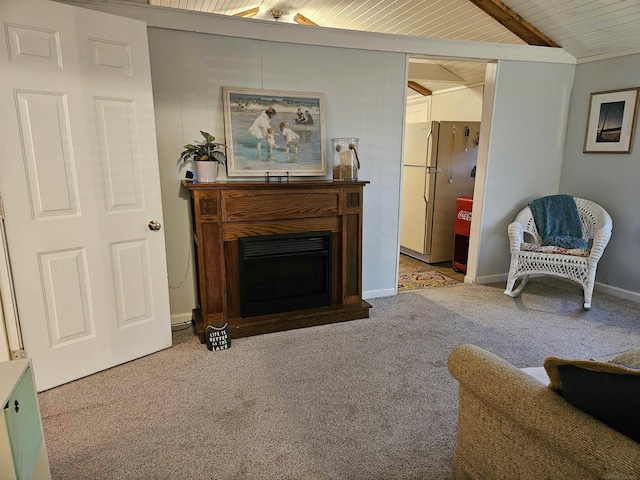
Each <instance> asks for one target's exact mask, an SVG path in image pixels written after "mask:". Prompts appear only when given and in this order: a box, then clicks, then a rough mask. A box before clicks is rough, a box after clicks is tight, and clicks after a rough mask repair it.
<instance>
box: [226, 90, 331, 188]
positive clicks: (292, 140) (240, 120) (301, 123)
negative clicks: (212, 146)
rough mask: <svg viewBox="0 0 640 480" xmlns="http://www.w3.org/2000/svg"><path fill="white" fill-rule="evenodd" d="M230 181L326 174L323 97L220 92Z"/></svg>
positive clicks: (310, 94) (260, 91) (279, 93)
mask: <svg viewBox="0 0 640 480" xmlns="http://www.w3.org/2000/svg"><path fill="white" fill-rule="evenodd" d="M223 95H224V131H225V141H226V144H227V147H228V152H227V157H228V158H227V174H228V176H229V177H255V176H267V175H268V176H286V175H287V174H288V175H290V176H321V175H325V174H326V173H327V161H326V145H325V130H324V96H323V94H321V93H305V92H285V91H277V90H253V89H248V88H232V87H223Z"/></svg>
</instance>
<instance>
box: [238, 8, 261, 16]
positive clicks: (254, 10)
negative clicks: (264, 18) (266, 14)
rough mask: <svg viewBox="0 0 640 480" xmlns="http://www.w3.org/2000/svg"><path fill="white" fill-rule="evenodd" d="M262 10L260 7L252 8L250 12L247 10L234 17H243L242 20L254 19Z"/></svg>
mask: <svg viewBox="0 0 640 480" xmlns="http://www.w3.org/2000/svg"><path fill="white" fill-rule="evenodd" d="M259 10H260V9H259V8H258V7H256V8H252V9H250V10H245V11H244V12H238V13H234V14H233V16H234V17H242V18H253V17H255V16H256V15H257V14H258V11H259Z"/></svg>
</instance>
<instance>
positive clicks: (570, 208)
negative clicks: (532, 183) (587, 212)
mask: <svg viewBox="0 0 640 480" xmlns="http://www.w3.org/2000/svg"><path fill="white" fill-rule="evenodd" d="M529 208H530V209H531V213H532V215H533V220H534V222H535V223H536V228H537V229H538V233H539V234H540V237H541V238H542V245H553V246H556V247H562V248H569V249H570V248H583V249H586V248H587V242H586V241H585V240H584V239H583V238H582V223H581V222H580V215H579V214H578V207H576V202H575V200H574V199H573V196H571V195H549V196H546V197H541V198H537V199H535V200H532V201H531V203H530V204H529Z"/></svg>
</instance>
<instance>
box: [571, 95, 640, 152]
mask: <svg viewBox="0 0 640 480" xmlns="http://www.w3.org/2000/svg"><path fill="white" fill-rule="evenodd" d="M639 92H640V87H636V88H626V89H623V90H610V91H608V92H596V93H592V94H591V99H590V101H589V116H588V118H587V131H586V134H585V137H584V149H583V152H584V153H631V147H632V145H633V134H634V130H635V127H636V118H637V116H638V96H639Z"/></svg>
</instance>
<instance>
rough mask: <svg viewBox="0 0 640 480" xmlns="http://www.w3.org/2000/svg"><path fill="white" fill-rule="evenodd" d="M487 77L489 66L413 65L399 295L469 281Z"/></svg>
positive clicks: (416, 60)
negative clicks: (416, 286)
mask: <svg viewBox="0 0 640 480" xmlns="http://www.w3.org/2000/svg"><path fill="white" fill-rule="evenodd" d="M485 70H486V63H484V62H467V61H453V60H444V59H441V60H438V59H428V58H421V57H412V58H410V60H409V84H408V87H407V105H406V117H405V139H404V149H403V152H404V158H403V166H402V168H403V172H402V207H401V218H400V225H401V229H400V258H399V260H398V263H399V266H398V290H399V291H404V290H405V289H406V288H405V287H406V285H405V284H410V283H411V280H413V279H415V280H416V281H420V282H421V284H423V285H425V286H439V285H443V284H444V285H446V284H449V282H448V281H449V280H452V281H453V282H454V283H455V282H464V277H465V274H466V261H467V255H468V247H469V236H470V228H469V227H470V223H471V208H472V203H473V194H474V187H475V173H476V168H475V167H476V164H477V156H478V145H479V139H480V127H481V124H480V119H481V116H482V107H483V105H482V98H483V93H484V80H485ZM440 277H444V278H440ZM410 287H411V285H410ZM409 289H413V288H409Z"/></svg>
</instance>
